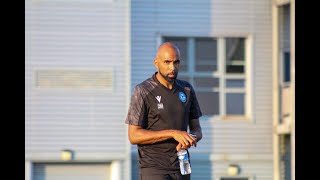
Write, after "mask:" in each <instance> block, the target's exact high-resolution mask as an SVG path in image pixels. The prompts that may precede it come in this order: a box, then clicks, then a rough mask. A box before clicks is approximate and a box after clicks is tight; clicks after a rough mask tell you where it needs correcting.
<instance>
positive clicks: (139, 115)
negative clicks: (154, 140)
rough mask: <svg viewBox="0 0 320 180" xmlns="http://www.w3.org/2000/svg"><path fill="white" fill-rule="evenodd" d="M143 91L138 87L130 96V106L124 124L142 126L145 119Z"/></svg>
mask: <svg viewBox="0 0 320 180" xmlns="http://www.w3.org/2000/svg"><path fill="white" fill-rule="evenodd" d="M142 91H143V89H142V88H141V87H139V86H136V87H135V88H134V91H133V93H132V95H131V100H130V106H129V110H128V114H127V118H126V120H125V123H126V124H130V125H139V126H143V125H144V124H145V117H146V105H145V102H144V97H143V96H142V94H143V93H142Z"/></svg>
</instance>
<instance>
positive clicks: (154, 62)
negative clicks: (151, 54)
mask: <svg viewBox="0 0 320 180" xmlns="http://www.w3.org/2000/svg"><path fill="white" fill-rule="evenodd" d="M153 64H154V66H155V67H156V68H157V69H158V59H154V60H153Z"/></svg>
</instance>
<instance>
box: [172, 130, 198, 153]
mask: <svg viewBox="0 0 320 180" xmlns="http://www.w3.org/2000/svg"><path fill="white" fill-rule="evenodd" d="M173 138H174V139H175V140H176V141H178V142H179V144H178V145H177V146H176V149H177V150H180V149H181V148H183V149H188V148H190V147H191V146H195V147H196V146H197V139H196V138H195V137H193V136H192V135H191V134H189V133H187V132H185V131H176V132H175V134H174V136H173Z"/></svg>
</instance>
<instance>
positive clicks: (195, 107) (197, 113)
mask: <svg viewBox="0 0 320 180" xmlns="http://www.w3.org/2000/svg"><path fill="white" fill-rule="evenodd" d="M190 95H191V108H190V114H189V116H190V119H198V118H199V117H201V116H202V112H201V109H200V106H199V103H198V99H197V96H196V93H195V92H194V90H193V87H192V86H191V85H190Z"/></svg>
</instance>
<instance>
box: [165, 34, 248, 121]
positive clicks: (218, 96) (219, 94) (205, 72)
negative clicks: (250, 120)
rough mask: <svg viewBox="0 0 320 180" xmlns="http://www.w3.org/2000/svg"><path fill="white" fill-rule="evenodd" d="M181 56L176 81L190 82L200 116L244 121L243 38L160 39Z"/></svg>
mask: <svg viewBox="0 0 320 180" xmlns="http://www.w3.org/2000/svg"><path fill="white" fill-rule="evenodd" d="M162 40H163V42H166V41H170V42H173V43H175V44H176V45H177V46H178V47H179V49H180V53H181V59H182V61H181V64H180V71H179V78H180V79H183V80H186V81H188V82H190V83H191V84H192V85H193V87H194V89H195V91H196V94H197V98H198V101H199V104H200V106H201V110H202V112H203V115H205V116H220V117H223V118H226V119H228V118H230V117H247V116H248V109H246V107H247V102H248V90H247V81H248V80H247V72H246V69H247V67H246V65H247V62H248V57H247V55H246V53H247V45H246V44H247V38H245V37H217V38H215V37H163V39H162Z"/></svg>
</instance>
